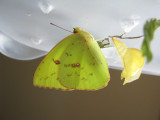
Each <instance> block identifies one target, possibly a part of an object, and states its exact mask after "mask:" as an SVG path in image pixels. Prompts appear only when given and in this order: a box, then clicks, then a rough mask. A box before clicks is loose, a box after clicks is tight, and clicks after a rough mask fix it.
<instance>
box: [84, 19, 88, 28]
mask: <svg viewBox="0 0 160 120" xmlns="http://www.w3.org/2000/svg"><path fill="white" fill-rule="evenodd" d="M87 26H88V18H86V24H85V26H84V28H83V29H86V28H87Z"/></svg>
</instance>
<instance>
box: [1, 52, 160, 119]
mask: <svg viewBox="0 0 160 120" xmlns="http://www.w3.org/2000/svg"><path fill="white" fill-rule="evenodd" d="M41 60H42V58H39V59H36V60H30V61H18V60H13V59H10V58H7V57H6V56H4V55H2V54H0V82H1V84H0V87H1V88H0V106H1V107H0V120H160V87H159V86H160V77H159V76H152V75H145V74H142V75H141V77H140V79H139V80H137V81H134V82H132V83H130V84H126V85H125V86H123V85H122V84H123V81H121V80H120V74H121V71H118V70H113V69H110V74H111V81H110V82H109V85H108V86H107V87H106V88H104V89H101V90H97V91H93V92H91V91H61V90H49V89H43V88H36V87H34V86H33V84H32V81H33V74H34V72H35V69H36V67H37V66H38V64H39V63H40V61H41Z"/></svg>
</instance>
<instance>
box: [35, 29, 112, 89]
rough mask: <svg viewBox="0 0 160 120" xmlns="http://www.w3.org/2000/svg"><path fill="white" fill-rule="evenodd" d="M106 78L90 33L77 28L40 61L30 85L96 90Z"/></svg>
mask: <svg viewBox="0 0 160 120" xmlns="http://www.w3.org/2000/svg"><path fill="white" fill-rule="evenodd" d="M109 79H110V74H109V70H108V64H107V61H106V59H105V57H104V55H103V53H102V51H101V49H100V47H99V46H98V44H97V42H96V41H95V40H94V39H93V37H92V35H91V34H90V33H88V32H86V31H84V30H81V29H80V28H78V27H76V28H74V32H73V34H71V35H69V36H68V37H66V38H64V39H63V40H62V41H61V42H59V43H58V44H57V45H56V46H55V47H54V48H53V49H52V50H51V51H50V52H49V53H48V55H47V56H46V57H45V58H44V59H43V60H42V62H41V63H40V65H39V66H38V68H37V70H36V72H35V74H34V80H33V84H34V86H38V87H44V88H50V89H52V88H53V89H62V90H73V89H77V90H97V89H100V88H103V87H105V86H107V84H108V82H109Z"/></svg>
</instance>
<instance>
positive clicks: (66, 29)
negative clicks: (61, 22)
mask: <svg viewBox="0 0 160 120" xmlns="http://www.w3.org/2000/svg"><path fill="white" fill-rule="evenodd" d="M50 24H51V25H54V26H56V27H58V28H60V29H62V30H65V31H68V32H71V33H73V32H72V31H70V30H67V29H65V28H63V27H60V26H58V25H56V24H53V23H50Z"/></svg>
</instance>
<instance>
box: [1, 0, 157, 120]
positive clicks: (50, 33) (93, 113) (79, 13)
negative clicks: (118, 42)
mask: <svg viewBox="0 0 160 120" xmlns="http://www.w3.org/2000/svg"><path fill="white" fill-rule="evenodd" d="M158 11H160V0H134V1H132V0H121V1H118V0H80V1H79V0H14V1H13V0H0V82H1V84H0V120H160V87H159V86H160V76H153V75H160V62H159V61H160V54H159V51H160V47H159V45H160V40H159V39H160V30H158V31H156V33H155V38H154V40H153V42H152V45H151V47H152V51H153V54H154V59H153V61H152V62H151V63H150V64H145V66H144V68H143V73H147V74H150V75H147V74H142V75H141V77H140V79H139V80H136V81H134V82H132V83H130V84H126V85H125V86H123V85H122V84H123V81H121V80H120V75H121V71H119V70H114V69H111V68H116V69H122V67H121V62H120V60H119V58H118V56H117V54H116V52H115V48H114V47H113V45H112V47H109V48H105V49H102V52H103V53H104V55H105V57H106V59H107V61H108V63H109V66H110V74H111V81H110V82H109V85H108V86H107V87H105V88H104V89H101V90H97V91H92V92H91V91H61V90H49V89H43V88H36V87H34V86H33V84H32V82H33V74H34V72H35V70H36V68H37V66H38V65H39V63H40V61H41V60H42V58H43V57H42V56H44V55H45V54H47V53H48V51H49V50H51V48H53V46H55V45H56V44H57V43H58V42H59V41H61V40H62V39H63V38H64V37H66V36H68V35H69V34H70V33H68V32H66V31H63V30H61V29H58V28H56V27H54V26H51V25H50V24H49V23H50V22H53V23H55V24H57V25H59V26H62V27H63V28H66V29H68V30H71V31H72V30H73V27H77V26H78V27H80V28H82V29H85V30H86V31H88V32H90V33H91V34H92V35H93V36H94V38H95V39H98V38H105V37H107V36H108V35H121V34H123V33H124V32H126V33H127V35H126V36H139V35H143V26H144V23H145V22H146V20H148V19H150V18H160V14H159V12H158ZM142 41H143V38H140V39H135V40H123V42H124V43H125V44H126V45H127V46H128V47H135V48H139V49H140V48H141V43H142ZM4 55H5V56H4ZM6 56H8V57H6ZM11 58H13V59H11ZM15 59H17V60H15Z"/></svg>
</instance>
